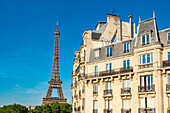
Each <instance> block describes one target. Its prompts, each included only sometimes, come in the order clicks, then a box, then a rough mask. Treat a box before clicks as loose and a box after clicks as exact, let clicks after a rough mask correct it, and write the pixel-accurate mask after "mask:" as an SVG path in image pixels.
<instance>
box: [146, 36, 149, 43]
mask: <svg viewBox="0 0 170 113" xmlns="http://www.w3.org/2000/svg"><path fill="white" fill-rule="evenodd" d="M146 36H147V44H149V34H148V35H146Z"/></svg>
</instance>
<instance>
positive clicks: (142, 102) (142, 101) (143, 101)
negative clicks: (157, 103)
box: [140, 98, 146, 108]
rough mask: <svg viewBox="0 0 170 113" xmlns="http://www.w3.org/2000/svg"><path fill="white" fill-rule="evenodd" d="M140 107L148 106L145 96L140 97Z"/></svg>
mask: <svg viewBox="0 0 170 113" xmlns="http://www.w3.org/2000/svg"><path fill="white" fill-rule="evenodd" d="M140 108H146V107H145V98H140Z"/></svg>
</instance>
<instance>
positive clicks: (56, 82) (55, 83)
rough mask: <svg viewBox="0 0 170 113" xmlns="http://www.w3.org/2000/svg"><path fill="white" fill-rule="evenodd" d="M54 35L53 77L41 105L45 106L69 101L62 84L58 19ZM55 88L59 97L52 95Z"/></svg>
mask: <svg viewBox="0 0 170 113" xmlns="http://www.w3.org/2000/svg"><path fill="white" fill-rule="evenodd" d="M54 35H55V45H54V57H53V66H52V73H51V79H50V81H49V82H48V83H49V87H48V90H47V93H46V96H45V98H43V103H42V104H41V106H44V105H45V104H50V103H53V102H58V103H67V99H66V98H64V94H63V89H62V86H61V84H62V81H61V80H60V67H59V35H60V32H59V30H58V21H57V29H56V30H55V32H54ZM53 88H56V89H57V92H58V97H51V95H52V91H53Z"/></svg>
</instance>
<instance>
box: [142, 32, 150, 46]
mask: <svg viewBox="0 0 170 113" xmlns="http://www.w3.org/2000/svg"><path fill="white" fill-rule="evenodd" d="M149 43H150V35H149V34H147V35H143V36H142V45H147V44H149Z"/></svg>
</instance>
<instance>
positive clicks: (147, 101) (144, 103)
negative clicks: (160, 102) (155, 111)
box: [140, 97, 154, 108]
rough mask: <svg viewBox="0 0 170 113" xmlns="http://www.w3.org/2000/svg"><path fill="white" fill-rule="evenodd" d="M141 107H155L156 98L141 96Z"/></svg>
mask: <svg viewBox="0 0 170 113" xmlns="http://www.w3.org/2000/svg"><path fill="white" fill-rule="evenodd" d="M140 108H154V98H151V97H144V98H140Z"/></svg>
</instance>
